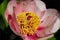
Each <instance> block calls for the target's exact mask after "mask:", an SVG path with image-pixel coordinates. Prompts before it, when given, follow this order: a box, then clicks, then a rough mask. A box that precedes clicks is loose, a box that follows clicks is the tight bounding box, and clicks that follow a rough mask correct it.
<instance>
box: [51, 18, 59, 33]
mask: <svg viewBox="0 0 60 40" xmlns="http://www.w3.org/2000/svg"><path fill="white" fill-rule="evenodd" d="M58 29H60V19H59V18H57V20H56V22H55V24H54V25H53V28H52V29H51V33H55V32H57V31H58Z"/></svg>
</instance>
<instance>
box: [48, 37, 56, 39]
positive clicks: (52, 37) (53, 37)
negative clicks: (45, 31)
mask: <svg viewBox="0 0 60 40" xmlns="http://www.w3.org/2000/svg"><path fill="white" fill-rule="evenodd" d="M48 40H56V38H55V37H51V38H49V39H48Z"/></svg>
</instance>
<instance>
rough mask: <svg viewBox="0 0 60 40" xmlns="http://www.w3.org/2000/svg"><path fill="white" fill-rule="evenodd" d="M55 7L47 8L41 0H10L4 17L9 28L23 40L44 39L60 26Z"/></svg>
mask: <svg viewBox="0 0 60 40" xmlns="http://www.w3.org/2000/svg"><path fill="white" fill-rule="evenodd" d="M57 13H58V11H57V10H56V9H47V8H46V5H45V3H44V2H42V1H41V0H28V1H27V0H25V1H20V2H17V1H16V0H11V1H10V2H9V3H8V5H7V8H6V11H5V15H4V16H5V18H6V20H7V22H8V23H9V25H10V28H11V30H12V31H13V32H14V33H15V34H16V35H18V36H21V37H22V38H23V40H42V39H43V40H46V39H47V38H50V37H52V36H53V35H54V34H53V33H55V32H56V31H57V30H58V29H59V28H60V25H59V24H60V18H59V15H60V14H57Z"/></svg>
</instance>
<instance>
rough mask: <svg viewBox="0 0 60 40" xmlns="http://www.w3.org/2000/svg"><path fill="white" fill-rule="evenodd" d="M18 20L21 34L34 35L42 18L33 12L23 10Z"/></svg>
mask: <svg viewBox="0 0 60 40" xmlns="http://www.w3.org/2000/svg"><path fill="white" fill-rule="evenodd" d="M17 22H18V25H19V27H20V33H21V34H29V35H32V34H34V33H35V32H36V30H37V28H38V27H39V24H40V18H39V17H38V16H37V15H36V14H35V13H32V12H22V13H19V14H18V15H17Z"/></svg>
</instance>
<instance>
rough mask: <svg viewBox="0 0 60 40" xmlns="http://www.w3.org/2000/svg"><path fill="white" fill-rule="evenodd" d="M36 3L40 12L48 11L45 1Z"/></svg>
mask: <svg viewBox="0 0 60 40" xmlns="http://www.w3.org/2000/svg"><path fill="white" fill-rule="evenodd" d="M34 2H35V3H36V6H37V7H38V9H39V10H40V11H44V10H46V5H45V3H44V2H43V1H41V0H34Z"/></svg>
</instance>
